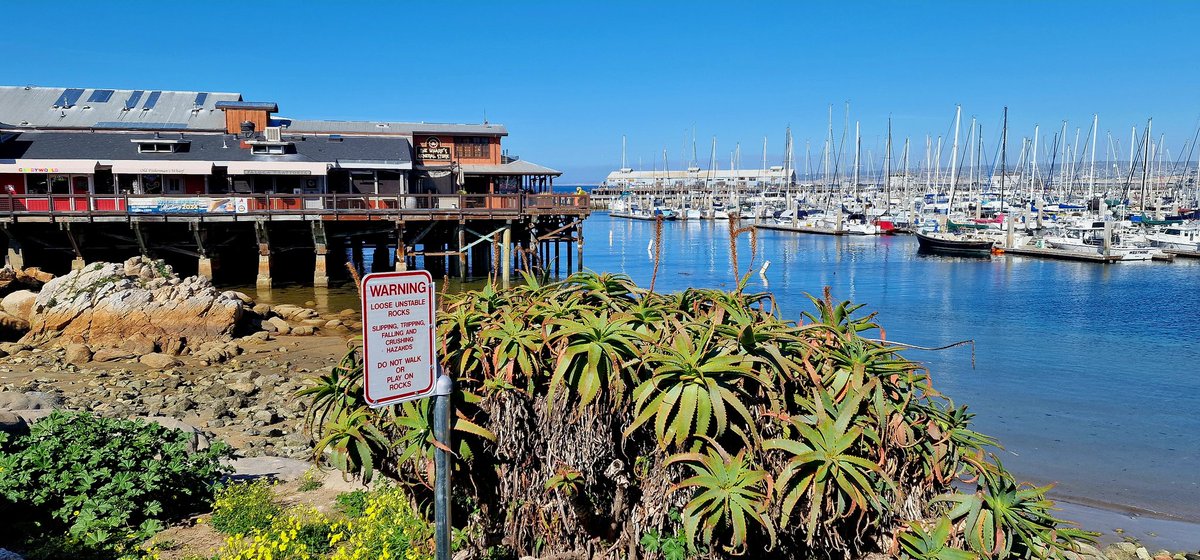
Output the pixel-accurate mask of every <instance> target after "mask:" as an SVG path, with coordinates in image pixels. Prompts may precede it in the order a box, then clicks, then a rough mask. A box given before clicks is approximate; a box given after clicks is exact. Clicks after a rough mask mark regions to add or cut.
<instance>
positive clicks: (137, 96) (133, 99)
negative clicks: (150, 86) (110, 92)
mask: <svg viewBox="0 0 1200 560" xmlns="http://www.w3.org/2000/svg"><path fill="white" fill-rule="evenodd" d="M143 93H146V92H144V91H142V90H140V89H139V90H137V91H135V92H133V95H130V96H129V99H126V100H125V109H126V110H129V109H132V108H134V107H137V104H138V101H141V99H142V94H143Z"/></svg>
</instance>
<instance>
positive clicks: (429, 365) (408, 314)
mask: <svg viewBox="0 0 1200 560" xmlns="http://www.w3.org/2000/svg"><path fill="white" fill-rule="evenodd" d="M361 290H362V291H361V293H362V306H363V307H362V317H363V327H362V328H363V332H362V334H363V365H364V367H363V375H364V378H365V379H364V380H363V393H364V394H365V396H366V399H367V403H368V404H369V405H371V406H372V407H381V406H388V405H394V404H400V403H403V402H407V401H412V400H417V399H424V398H427V397H430V396H432V397H434V401H433V437H434V439H435V440H436V441H437V442H438V444H439V445H438V447H437V449H436V450H435V451H434V476H435V481H434V493H433V505H434V525H435V531H436V535H435V537H436V538H435V541H436V544H437V559H438V560H450V557H451V550H450V453H449V452H448V451H447V450H448V449H450V422H451V418H452V417H453V412H454V411H453V404H452V403H451V400H450V399H451V396H452V393H453V392H454V381H453V380H452V379H450V376H448V375H446V374H444V373H442V372H441V368H440V367H438V361H437V354H436V352H435V341H434V338H435V337H434V333H435V329H436V328H437V322H436V317H435V315H434V314H435V311H436V309H437V308H436V306H435V305H434V297H435V295H436V293H437V291H436V290H435V289H434V285H433V276H432V275H430V274H429V272H427V271H424V270H412V271H404V272H381V273H375V274H368V275H367V276H366V277H364V278H363V280H362V286H361Z"/></svg>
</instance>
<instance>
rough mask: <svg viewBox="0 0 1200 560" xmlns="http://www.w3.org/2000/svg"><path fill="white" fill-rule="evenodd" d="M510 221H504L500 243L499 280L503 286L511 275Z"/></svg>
mask: <svg viewBox="0 0 1200 560" xmlns="http://www.w3.org/2000/svg"><path fill="white" fill-rule="evenodd" d="M512 263H513V257H512V222H511V221H510V222H505V224H504V233H503V234H502V235H501V244H500V282H501V285H502V286H504V287H505V288H507V287H508V281H509V278H510V277H511V275H512Z"/></svg>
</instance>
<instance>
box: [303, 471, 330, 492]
mask: <svg viewBox="0 0 1200 560" xmlns="http://www.w3.org/2000/svg"><path fill="white" fill-rule="evenodd" d="M319 473H320V471H318V470H316V469H308V470H307V471H305V472H304V478H303V479H301V480H300V488H299V490H300V491H301V492H312V491H313V490H317V489H319V488H321V487H322V486H325V483H323V482H321V479H320V477H319Z"/></svg>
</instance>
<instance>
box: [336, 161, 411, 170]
mask: <svg viewBox="0 0 1200 560" xmlns="http://www.w3.org/2000/svg"><path fill="white" fill-rule="evenodd" d="M337 166H338V167H339V168H341V169H380V170H384V169H388V170H400V171H407V170H410V169H412V168H413V164H412V162H411V161H405V162H396V161H365V160H351V161H347V160H343V159H340V160H338V164H337Z"/></svg>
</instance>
